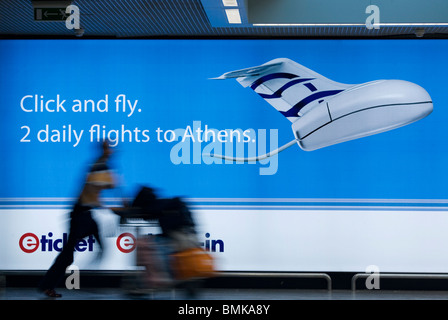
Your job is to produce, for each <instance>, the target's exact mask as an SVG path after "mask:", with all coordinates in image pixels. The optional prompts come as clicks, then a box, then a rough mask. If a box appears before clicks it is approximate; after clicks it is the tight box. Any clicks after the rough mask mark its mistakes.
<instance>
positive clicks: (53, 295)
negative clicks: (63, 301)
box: [44, 289, 62, 298]
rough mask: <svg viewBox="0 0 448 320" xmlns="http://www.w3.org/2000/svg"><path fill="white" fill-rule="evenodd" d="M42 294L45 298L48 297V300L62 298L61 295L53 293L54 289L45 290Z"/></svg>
mask: <svg viewBox="0 0 448 320" xmlns="http://www.w3.org/2000/svg"><path fill="white" fill-rule="evenodd" d="M44 294H45V295H46V296H47V297H50V298H60V297H62V294H59V293H57V292H56V291H54V289H47V290H45V291H44Z"/></svg>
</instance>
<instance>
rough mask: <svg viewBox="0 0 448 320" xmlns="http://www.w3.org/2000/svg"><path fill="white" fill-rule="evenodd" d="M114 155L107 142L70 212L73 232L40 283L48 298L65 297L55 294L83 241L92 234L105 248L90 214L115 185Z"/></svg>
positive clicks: (101, 246)
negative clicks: (109, 162) (112, 158)
mask: <svg viewBox="0 0 448 320" xmlns="http://www.w3.org/2000/svg"><path fill="white" fill-rule="evenodd" d="M111 155H112V150H111V148H110V147H109V143H108V141H104V142H103V143H102V144H101V156H100V157H99V158H98V160H97V161H96V162H95V163H94V164H93V165H92V167H91V168H90V171H89V172H88V174H87V177H86V180H85V182H84V186H83V188H82V191H81V194H80V196H79V198H78V200H77V202H76V203H75V205H74V207H73V210H72V211H71V213H70V231H69V237H68V240H67V243H66V244H65V246H64V247H63V249H62V251H61V252H60V253H59V255H58V256H57V257H56V259H55V261H54V262H53V265H52V266H51V267H50V269H49V270H48V271H47V273H46V274H45V276H44V278H43V279H42V281H41V283H40V284H39V290H40V291H42V292H43V293H44V294H45V295H47V296H48V297H52V298H59V297H61V296H62V295H61V294H59V293H57V292H56V291H55V288H56V287H57V285H58V284H59V283H60V282H61V280H62V279H63V277H64V274H65V270H66V269H67V267H68V266H70V265H71V264H72V263H73V255H74V253H73V252H74V249H75V246H76V244H77V243H78V242H79V241H80V240H81V239H83V238H85V237H88V236H90V235H93V236H94V237H95V239H96V240H97V241H98V244H99V245H100V249H101V250H102V248H103V244H102V242H101V239H100V236H99V232H98V225H97V223H96V221H95V220H94V219H93V218H92V212H91V211H92V210H93V209H95V208H98V207H101V203H100V193H101V191H102V190H104V189H111V188H113V187H114V186H115V181H114V177H113V174H112V172H111V170H110V168H109V165H108V161H109V159H110V157H111Z"/></svg>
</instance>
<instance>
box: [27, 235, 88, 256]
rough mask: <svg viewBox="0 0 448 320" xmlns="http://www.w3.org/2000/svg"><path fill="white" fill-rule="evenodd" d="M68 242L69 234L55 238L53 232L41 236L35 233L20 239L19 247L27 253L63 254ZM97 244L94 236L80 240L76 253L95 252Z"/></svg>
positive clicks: (76, 246)
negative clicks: (94, 247) (38, 251)
mask: <svg viewBox="0 0 448 320" xmlns="http://www.w3.org/2000/svg"><path fill="white" fill-rule="evenodd" d="M67 241H68V234H67V233H63V234H62V238H53V232H49V233H48V234H46V235H45V234H43V235H42V236H40V238H39V237H38V236H36V235H35V234H34V233H31V232H28V233H25V234H24V235H22V236H21V237H20V239H19V247H20V249H21V250H22V251H23V252H25V253H33V252H35V251H37V250H39V248H40V251H42V252H52V251H57V252H61V251H62V248H63V247H64V246H65V244H66V243H67ZM94 243H95V238H94V237H93V236H89V237H88V238H86V239H81V240H79V241H78V242H77V243H76V245H75V251H78V252H84V251H86V250H87V251H93V245H94Z"/></svg>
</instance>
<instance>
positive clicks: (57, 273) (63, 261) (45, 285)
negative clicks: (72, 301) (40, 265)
mask: <svg viewBox="0 0 448 320" xmlns="http://www.w3.org/2000/svg"><path fill="white" fill-rule="evenodd" d="M73 231H74V230H71V231H70V235H69V237H68V240H67V243H66V244H65V246H64V248H63V249H62V251H61V253H59V255H58V256H57V257H56V259H55V261H54V262H53V265H52V266H51V267H50V269H49V270H48V271H47V273H46V274H45V276H44V278H43V279H42V281H41V283H40V284H39V289H40V290H41V291H44V293H45V294H47V295H48V296H51V297H60V296H61V295H59V294H57V293H56V292H55V291H54V289H55V287H56V286H57V285H58V284H59V282H60V281H61V279H62V278H63V277H64V274H65V270H66V269H67V267H68V266H69V265H71V264H72V262H73V251H74V250H75V245H76V242H77V237H76V232H73Z"/></svg>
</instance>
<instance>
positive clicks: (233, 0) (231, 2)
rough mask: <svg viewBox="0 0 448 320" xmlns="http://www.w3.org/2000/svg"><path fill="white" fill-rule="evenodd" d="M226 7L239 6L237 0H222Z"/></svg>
mask: <svg viewBox="0 0 448 320" xmlns="http://www.w3.org/2000/svg"><path fill="white" fill-rule="evenodd" d="M222 4H223V5H224V7H238V1H237V0H222Z"/></svg>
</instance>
